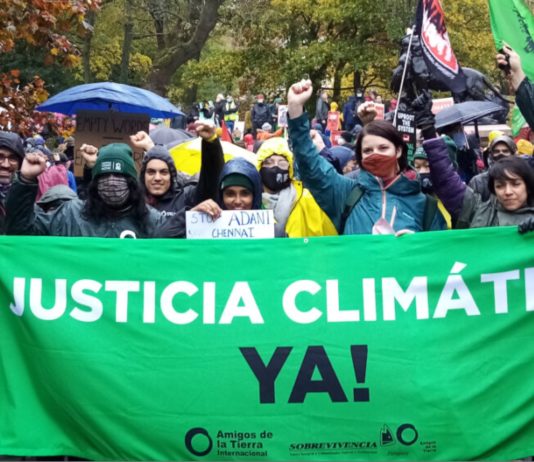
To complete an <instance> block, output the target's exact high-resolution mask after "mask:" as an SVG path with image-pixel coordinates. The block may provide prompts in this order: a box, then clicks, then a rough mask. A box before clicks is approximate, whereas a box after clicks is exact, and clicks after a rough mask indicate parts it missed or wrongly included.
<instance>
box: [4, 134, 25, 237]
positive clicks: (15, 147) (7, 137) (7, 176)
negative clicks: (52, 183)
mask: <svg viewBox="0 0 534 462" xmlns="http://www.w3.org/2000/svg"><path fill="white" fill-rule="evenodd" d="M23 159H24V146H23V144H22V140H21V139H20V137H19V136H18V135H17V134H16V133H11V132H4V131H0V234H4V227H5V224H4V221H5V214H6V210H5V205H6V198H7V195H8V192H9V190H10V189H11V185H12V184H13V178H14V175H15V172H16V171H17V170H18V169H19V168H20V166H21V164H22V160H23Z"/></svg>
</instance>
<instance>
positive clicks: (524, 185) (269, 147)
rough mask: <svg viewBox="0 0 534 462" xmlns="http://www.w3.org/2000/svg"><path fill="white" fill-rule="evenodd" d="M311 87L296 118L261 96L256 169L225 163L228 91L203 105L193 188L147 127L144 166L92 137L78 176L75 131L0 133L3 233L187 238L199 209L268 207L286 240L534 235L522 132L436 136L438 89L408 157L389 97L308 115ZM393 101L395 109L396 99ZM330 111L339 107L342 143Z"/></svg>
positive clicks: (514, 78) (249, 142) (521, 99)
mask: <svg viewBox="0 0 534 462" xmlns="http://www.w3.org/2000/svg"><path fill="white" fill-rule="evenodd" d="M503 60H504V61H506V60H508V61H509V62H510V68H511V70H510V79H511V82H512V85H513V87H514V89H515V91H516V101H517V105H518V107H519V108H520V109H521V111H522V113H523V115H524V116H525V118H526V120H527V122H528V123H529V125H530V126H534V111H533V109H532V108H533V107H534V106H533V103H534V86H533V84H532V83H530V81H529V80H528V79H527V78H526V77H525V75H524V73H523V71H522V68H521V63H520V60H519V57H518V55H517V54H516V53H515V52H514V51H513V50H512V49H510V48H507V49H506V55H503V54H499V55H498V56H497V61H498V62H499V63H502V62H503ZM508 61H506V62H508ZM313 95H314V90H313V88H312V85H311V82H310V81H308V80H302V81H300V82H298V83H296V84H294V85H292V86H291V87H290V89H289V91H288V94H287V102H286V105H285V106H286V108H287V127H286V126H285V125H286V124H284V125H283V126H279V123H278V122H279V120H278V108H279V107H281V104H282V100H281V99H280V98H276V99H275V100H273V103H272V104H268V103H267V102H266V101H265V98H264V95H262V94H259V95H257V97H256V101H255V103H254V104H253V106H252V108H251V110H250V111H248V112H247V117H245V119H247V118H248V126H246V128H245V130H244V132H243V133H242V134H240V136H239V138H240V139H239V142H240V143H241V145H242V146H243V147H245V148H246V149H248V150H250V151H253V153H254V155H255V164H254V163H251V162H250V161H249V160H244V159H233V160H230V161H229V162H226V163H225V160H224V154H223V146H222V144H221V139H220V133H219V131H220V128H218V129H217V128H216V127H223V128H224V129H226V130H228V131H229V132H230V133H235V131H236V130H239V129H238V127H237V122H238V120H239V104H237V103H236V102H235V101H234V99H233V98H231V97H225V96H224V95H223V94H219V95H218V96H217V98H216V101H215V104H214V105H210V104H209V103H205V104H203V105H202V107H198V108H196V111H194V114H190V115H189V119H188V122H189V126H188V130H190V131H192V130H194V132H195V134H196V135H197V136H199V137H200V138H201V139H202V140H201V157H202V159H201V170H200V173H199V176H198V178H196V179H193V180H191V181H190V182H189V183H184V181H181V180H180V172H178V171H177V169H176V167H175V163H174V161H173V158H172V157H171V155H170V153H169V151H168V148H167V147H166V146H165V145H162V144H158V143H157V142H155V141H154V140H152V138H151V137H150V134H148V133H146V132H139V133H135V134H131V137H130V141H131V145H132V146H134V147H136V148H139V149H142V150H143V151H144V152H145V154H144V159H143V161H142V163H141V167H140V170H139V172H138V171H137V169H136V166H135V163H134V160H133V153H132V149H131V147H130V146H129V145H128V144H125V143H113V144H108V145H104V146H100V147H96V146H90V145H84V146H82V147H81V148H80V152H81V154H82V156H83V159H84V163H85V168H84V175H83V178H78V181H77V182H75V181H74V178H73V176H72V172H71V165H70V161H71V160H72V149H73V140H72V139H70V140H64V142H63V143H62V144H61V146H58V148H57V149H55V150H53V151H51V150H49V149H48V148H47V147H46V145H45V143H44V140H43V139H42V138H40V137H32V138H29V139H26V140H23V139H21V138H20V137H19V136H18V135H17V134H14V133H10V132H0V233H5V234H11V235H56V236H97V237H136V238H150V237H168V238H182V237H185V236H186V229H185V226H186V225H185V213H186V211H188V210H193V211H198V212H203V213H206V214H209V215H210V216H211V217H212V218H213V219H217V218H218V217H219V216H220V215H221V212H222V211H223V210H253V209H260V208H261V209H269V210H273V215H274V218H275V236H276V237H308V236H331V235H336V234H394V235H396V236H401V235H403V234H407V233H415V232H420V231H432V230H445V229H448V228H456V229H461V228H475V227H486V226H506V225H518V228H519V230H520V231H521V232H525V231H528V230H534V170H533V167H532V165H533V164H532V162H530V158H531V157H529V156H526V158H525V156H524V155H522V154H521V152H522V151H524V150H525V149H526V150H527V151H528V146H525V143H528V141H525V142H524V143H522V144H521V149H518V144H516V142H515V140H513V139H512V138H510V137H508V136H506V135H505V134H503V133H493V134H492V135H491V136H490V143H489V144H488V146H487V148H486V149H485V150H484V151H483V152H482V151H481V150H480V149H479V148H478V146H477V145H476V143H470V144H469V143H465V141H467V137H466V135H465V133H464V132H463V127H461V126H459V127H458V126H454V127H445V128H444V129H441V130H440V132H441V133H439V134H438V132H437V131H436V128H435V119H434V115H433V114H432V112H431V110H430V108H431V103H432V101H431V97H430V95H429V94H427V95H426V99H421V100H420V101H418V103H417V106H415V105H414V107H413V112H414V113H415V115H416V123H417V127H418V129H419V130H420V133H421V140H422V143H420V146H419V148H418V149H417V150H416V152H415V155H413V156H411V158H409V157H408V152H407V146H406V143H405V142H404V141H403V138H402V136H401V135H400V134H399V132H398V131H397V130H396V129H395V128H394V126H393V125H392V123H391V122H389V121H386V120H374V119H375V117H376V114H377V111H376V106H375V103H380V96H379V95H377V94H371V95H370V96H369V98H367V99H368V101H366V102H364V99H363V98H361V96H360V95H357V96H356V97H351V98H349V100H348V101H347V103H346V104H345V105H344V106H343V109H342V111H338V110H337V109H338V106H337V105H335V103H333V104H331V103H330V102H329V101H328V99H329V96H328V93H327V92H326V91H319V92H318V93H316V94H315V95H316V96H317V100H316V106H315V107H316V111H315V114H313V116H314V117H313V118H312V120H310V119H311V118H310V116H309V115H308V113H307V112H306V111H305V110H304V107H305V105H306V103H307V102H308V101H309V100H310V99H311V98H312V97H313ZM389 104H390V108H392V109H394V108H395V105H396V101H394V100H393V101H391V102H390V103H389ZM332 111H333V112H337V113H338V114H339V118H338V119H337V121H336V124H337V125H336V126H335V129H336V130H335V131H336V132H337V134H338V136H337V138H336V140H335V142H334V143H333V142H332V141H333V136H332V134H333V133H332V130H329V129H328V128H329V125H328V124H329V120H328V118H329V113H330V112H332ZM330 128H331V126H330ZM286 133H287V135H288V138H289V139H286V138H285V137H284V134H286ZM241 135H242V139H241ZM69 149H70V155H67V153H69ZM530 154H532V149H531V150H530Z"/></svg>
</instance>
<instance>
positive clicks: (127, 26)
mask: <svg viewBox="0 0 534 462" xmlns="http://www.w3.org/2000/svg"><path fill="white" fill-rule="evenodd" d="M124 9H125V13H126V14H125V16H126V19H125V23H124V41H123V43H122V58H121V74H120V81H121V82H122V83H128V68H129V67H130V52H131V50H132V39H133V22H132V2H131V0H126V2H125V3H124Z"/></svg>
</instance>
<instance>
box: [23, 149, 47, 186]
mask: <svg viewBox="0 0 534 462" xmlns="http://www.w3.org/2000/svg"><path fill="white" fill-rule="evenodd" d="M46 161H47V158H46V156H45V155H44V154H43V153H41V152H39V151H34V152H32V153H28V154H26V156H25V157H24V160H23V161H22V166H21V167H20V174H21V175H22V176H23V177H24V178H25V179H26V180H30V181H33V180H35V179H36V178H37V177H38V176H39V175H40V174H41V173H43V172H44V171H45V170H46Z"/></svg>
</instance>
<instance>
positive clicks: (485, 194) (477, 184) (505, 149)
mask: <svg viewBox="0 0 534 462" xmlns="http://www.w3.org/2000/svg"><path fill="white" fill-rule="evenodd" d="M516 153H517V146H516V144H515V142H514V140H513V139H512V138H510V137H509V136H506V135H501V136H497V137H496V138H494V139H493V140H492V141H491V143H490V145H489V146H488V166H489V167H491V166H492V165H493V164H494V163H495V162H497V161H499V160H501V159H504V158H505V157H509V156H515V155H516ZM488 181H489V176H488V172H487V171H486V172H483V173H479V174H478V175H477V176H474V177H473V178H472V179H471V181H470V182H469V187H470V188H471V189H472V190H473V191H475V192H476V193H478V194H480V197H481V198H482V200H483V201H487V200H488V199H489V198H490V194H491V192H490V190H489V185H488Z"/></svg>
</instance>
